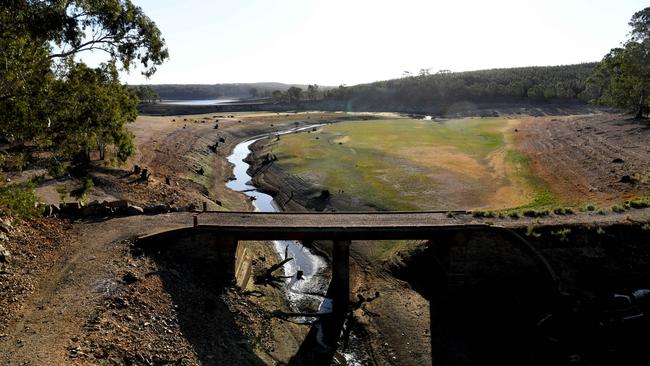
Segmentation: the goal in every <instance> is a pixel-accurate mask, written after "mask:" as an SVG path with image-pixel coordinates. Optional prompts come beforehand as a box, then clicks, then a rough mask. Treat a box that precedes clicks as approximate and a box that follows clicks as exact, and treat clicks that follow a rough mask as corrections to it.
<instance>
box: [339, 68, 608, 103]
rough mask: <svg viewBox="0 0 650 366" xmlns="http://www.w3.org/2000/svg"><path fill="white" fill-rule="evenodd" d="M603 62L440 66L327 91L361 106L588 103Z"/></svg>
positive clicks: (594, 94) (592, 94)
mask: <svg viewBox="0 0 650 366" xmlns="http://www.w3.org/2000/svg"><path fill="white" fill-rule="evenodd" d="M596 65H597V63H583V64H577V65H564V66H543V67H520V68H505V69H490V70H479V71H467V72H456V73H455V72H449V71H444V70H443V71H440V72H438V73H436V74H429V73H428V72H427V71H426V70H423V71H422V72H421V73H420V74H419V75H417V76H408V77H403V78H400V79H392V80H384V81H377V82H373V83H369V84H360V85H355V86H351V87H345V86H341V87H339V88H337V89H333V90H330V91H329V92H327V93H326V99H327V100H330V101H344V102H346V103H348V104H352V105H353V106H354V107H355V109H361V110H363V109H366V110H373V109H376V108H380V107H381V108H382V109H384V110H406V109H412V108H425V107H429V106H432V105H437V106H449V105H452V104H456V103H460V102H471V103H515V104H522V103H524V104H531V103H532V104H539V103H545V102H555V103H558V102H559V103H562V104H566V103H567V102H580V103H585V102H588V101H589V100H591V99H593V98H595V97H597V96H598V93H597V92H596V91H594V90H591V89H589V88H588V87H587V83H586V81H587V79H588V78H589V76H590V75H591V73H592V71H593V70H594V68H595V67H596Z"/></svg>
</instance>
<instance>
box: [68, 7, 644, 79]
mask: <svg viewBox="0 0 650 366" xmlns="http://www.w3.org/2000/svg"><path fill="white" fill-rule="evenodd" d="M133 1H134V3H135V4H136V5H138V6H140V7H142V9H143V10H144V12H145V13H146V14H147V15H148V16H149V17H150V18H151V19H153V20H154V21H155V22H156V24H157V25H158V27H159V28H160V30H161V32H162V34H163V37H164V38H165V40H166V43H167V46H168V48H169V52H170V58H169V60H168V61H167V62H166V63H165V64H163V65H162V66H160V67H159V68H158V72H157V73H156V74H155V75H154V76H152V77H151V78H149V79H146V78H144V77H143V76H142V75H141V74H140V71H139V70H137V69H136V70H134V71H131V72H130V73H129V74H126V73H125V74H123V75H122V79H123V81H125V82H127V83H129V84H170V83H177V84H180V83H182V84H215V83H235V82H262V81H277V82H284V83H296V84H313V83H316V84H319V85H332V86H336V85H340V84H346V85H354V84H359V83H364V82H371V81H376V80H384V79H391V78H397V77H400V76H401V75H402V74H403V72H404V71H410V72H414V73H417V72H418V71H419V70H420V69H431V72H436V71H438V70H443V69H446V70H451V71H468V70H478V69H489V68H497V67H517V66H535V65H562V64H573V63H580V62H591V61H598V60H600V59H601V58H602V57H603V56H604V55H605V54H606V53H607V52H608V51H609V50H610V49H611V48H613V47H616V46H618V45H620V43H621V42H622V41H624V40H625V39H626V37H627V34H628V32H629V27H628V25H627V23H628V21H629V20H630V18H631V17H632V14H634V12H636V11H638V10H641V9H643V8H644V7H646V6H648V4H647V3H644V1H639V0H607V1H605V0H589V1H587V0H543V1H542V0H536V1H525V0H449V1H439V0H428V1H425V0H394V1H383V0H368V1H366V0H324V1H316V0H228V1H226V0H216V1H215V0H213V1H199V0H184V1H178V0H133ZM81 58H82V59H85V60H86V61H89V63H91V64H92V60H93V58H96V56H95V55H88V54H86V55H82V56H81Z"/></svg>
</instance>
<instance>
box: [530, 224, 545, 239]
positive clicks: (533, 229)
mask: <svg viewBox="0 0 650 366" xmlns="http://www.w3.org/2000/svg"><path fill="white" fill-rule="evenodd" d="M526 236H532V237H534V238H539V237H540V236H542V234H540V233H538V232H535V227H534V226H533V225H528V226H527V227H526Z"/></svg>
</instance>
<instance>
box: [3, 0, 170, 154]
mask: <svg viewBox="0 0 650 366" xmlns="http://www.w3.org/2000/svg"><path fill="white" fill-rule="evenodd" d="M0 50H1V51H2V52H1V56H0V126H1V127H2V128H0V142H2V141H4V142H5V143H10V144H12V145H14V146H15V145H20V144H25V143H44V144H45V145H48V144H49V146H50V147H52V148H62V149H63V150H64V151H65V152H66V153H69V152H70V151H69V149H71V148H72V147H73V146H78V147H79V149H80V151H77V152H85V151H87V149H88V148H89V145H88V144H90V143H96V144H97V146H100V145H102V144H103V143H105V142H107V143H111V144H117V145H120V144H121V145H123V147H124V148H123V149H122V150H123V153H125V154H128V151H129V148H128V146H129V142H130V141H129V140H130V137H129V135H128V132H127V131H126V129H125V128H124V123H126V122H130V121H133V120H134V119H135V116H136V106H135V104H134V103H133V102H132V101H133V100H134V97H133V94H132V93H130V92H129V91H128V90H126V89H124V88H123V87H122V86H121V85H120V84H119V80H118V78H117V70H118V69H119V70H126V71H129V70H132V69H133V68H134V67H135V66H139V67H140V68H141V69H142V73H143V74H144V75H145V76H151V75H153V73H155V72H156V68H157V66H159V65H160V64H162V63H163V62H164V61H165V60H166V59H167V58H168V57H169V54H168V50H167V48H166V47H165V41H164V39H163V38H162V36H161V33H160V30H159V29H158V27H157V26H156V24H155V23H154V22H153V21H152V20H151V19H149V18H148V17H147V16H146V15H145V14H144V12H143V11H142V9H141V8H139V7H137V6H135V5H134V4H133V3H132V2H131V1H130V0H104V1H96V0H48V1H38V0H5V1H3V2H1V3H0ZM90 51H93V52H100V53H103V54H105V55H106V56H107V62H106V64H104V65H103V66H101V67H99V68H96V69H90V68H88V67H87V66H85V65H83V64H80V63H77V62H74V58H75V56H77V55H79V54H81V53H84V52H90ZM117 103H123V104H122V106H120V107H119V108H118V109H117V110H116V109H114V108H113V107H115V105H116V104H117ZM93 110H94V112H93V113H90V111H93ZM81 111H86V112H88V113H84V112H81ZM111 119H115V121H113V123H112V124H111V123H109V120H111ZM79 131H91V132H92V135H93V137H92V138H90V139H89V140H88V141H83V143H80V144H78V145H75V144H74V143H71V141H72V140H74V139H79V138H80V132H79ZM82 135H83V133H82ZM66 136H67V137H66ZM109 137H110V138H109ZM55 142H57V143H56V144H55ZM131 146H132V145H131ZM119 150H120V149H119V148H118V151H119ZM104 151H105V149H104ZM131 151H132V148H131ZM100 155H101V154H100ZM121 157H122V158H123V157H124V155H123V154H122V155H121Z"/></svg>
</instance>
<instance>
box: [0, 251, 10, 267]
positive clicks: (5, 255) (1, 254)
mask: <svg viewBox="0 0 650 366" xmlns="http://www.w3.org/2000/svg"><path fill="white" fill-rule="evenodd" d="M9 258H11V253H9V251H8V250H7V249H6V248H5V247H3V246H2V245H0V270H2V269H4V267H5V265H6V264H7V263H9Z"/></svg>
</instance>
